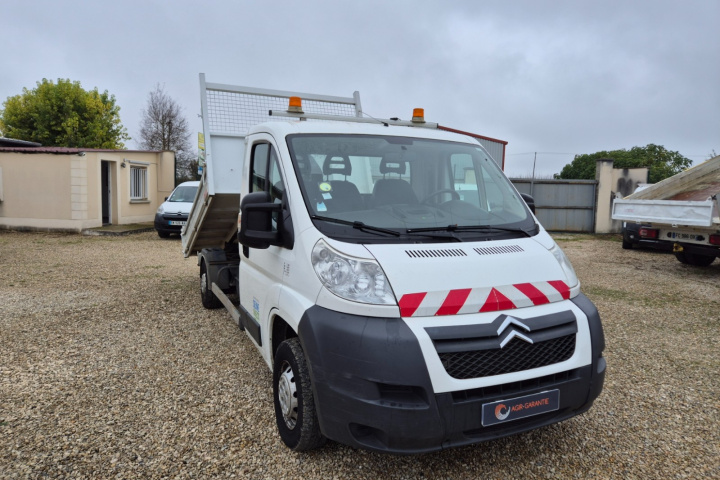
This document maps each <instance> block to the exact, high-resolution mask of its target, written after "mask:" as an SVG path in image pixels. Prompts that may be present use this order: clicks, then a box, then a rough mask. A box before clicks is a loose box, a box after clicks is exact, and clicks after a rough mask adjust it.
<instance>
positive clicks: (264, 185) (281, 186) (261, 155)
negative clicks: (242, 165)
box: [250, 143, 285, 231]
mask: <svg viewBox="0 0 720 480" xmlns="http://www.w3.org/2000/svg"><path fill="white" fill-rule="evenodd" d="M250 169H251V172H252V174H251V179H250V181H251V185H250V190H251V191H253V192H268V193H270V199H271V201H273V202H274V203H282V201H283V197H284V196H285V183H284V182H283V180H282V176H281V175H280V167H279V162H278V157H277V154H276V153H275V149H274V148H273V147H272V145H270V144H268V143H258V144H257V145H255V146H254V147H253V151H252V159H251V165H250ZM278 215H279V213H278V212H274V213H273V222H272V223H273V225H272V230H273V231H277V221H278Z"/></svg>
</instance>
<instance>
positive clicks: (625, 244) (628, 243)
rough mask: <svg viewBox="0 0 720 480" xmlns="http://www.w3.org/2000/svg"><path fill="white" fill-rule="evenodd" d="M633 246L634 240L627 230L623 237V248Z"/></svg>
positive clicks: (628, 248) (626, 248)
mask: <svg viewBox="0 0 720 480" xmlns="http://www.w3.org/2000/svg"><path fill="white" fill-rule="evenodd" d="M632 247H633V242H632V240H631V239H630V237H629V236H628V234H627V232H623V238H622V248H624V249H625V250H630V249H632Z"/></svg>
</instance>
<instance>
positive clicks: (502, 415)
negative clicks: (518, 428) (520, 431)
mask: <svg viewBox="0 0 720 480" xmlns="http://www.w3.org/2000/svg"><path fill="white" fill-rule="evenodd" d="M503 410H504V411H503ZM508 415H510V409H509V408H508V407H506V406H505V404H504V403H501V404H500V405H498V406H497V407H495V418H497V419H498V420H505V419H506V418H507V417H508Z"/></svg>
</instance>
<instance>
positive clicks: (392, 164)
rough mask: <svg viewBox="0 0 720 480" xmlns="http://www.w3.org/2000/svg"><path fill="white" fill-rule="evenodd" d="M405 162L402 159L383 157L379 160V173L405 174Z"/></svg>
mask: <svg viewBox="0 0 720 480" xmlns="http://www.w3.org/2000/svg"><path fill="white" fill-rule="evenodd" d="M406 165H407V164H406V162H405V161H404V160H393V159H389V158H383V159H382V160H380V173H382V174H383V175H385V174H386V173H397V174H398V175H405V169H406Z"/></svg>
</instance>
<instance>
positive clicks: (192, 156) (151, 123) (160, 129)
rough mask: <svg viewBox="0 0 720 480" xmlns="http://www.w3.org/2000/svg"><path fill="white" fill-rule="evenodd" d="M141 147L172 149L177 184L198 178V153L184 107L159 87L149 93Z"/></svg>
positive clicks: (143, 116) (144, 111)
mask: <svg viewBox="0 0 720 480" xmlns="http://www.w3.org/2000/svg"><path fill="white" fill-rule="evenodd" d="M140 148H143V149H147V150H172V151H174V152H175V171H176V178H177V180H178V181H183V180H193V179H195V178H197V154H196V153H195V152H193V148H192V144H191V142H190V127H189V125H188V122H187V119H186V118H185V116H184V115H183V111H182V107H180V105H178V104H177V102H175V100H173V99H172V98H171V97H170V96H169V95H168V94H167V93H165V90H164V88H163V87H162V86H161V85H160V84H157V85H156V86H155V89H154V90H153V91H151V92H150V93H149V94H148V101H147V108H146V109H144V110H143V115H142V120H141V121H140Z"/></svg>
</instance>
